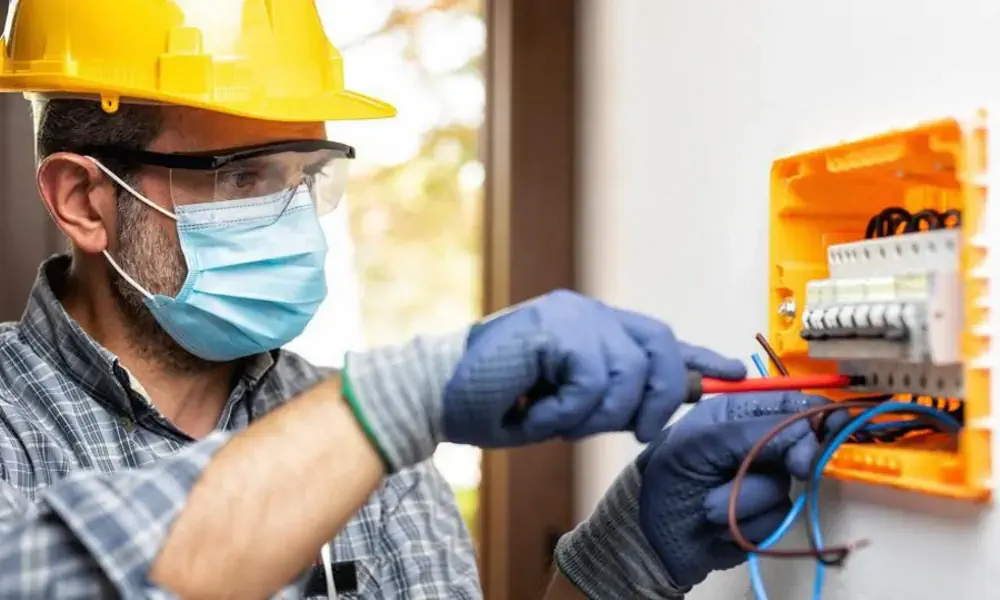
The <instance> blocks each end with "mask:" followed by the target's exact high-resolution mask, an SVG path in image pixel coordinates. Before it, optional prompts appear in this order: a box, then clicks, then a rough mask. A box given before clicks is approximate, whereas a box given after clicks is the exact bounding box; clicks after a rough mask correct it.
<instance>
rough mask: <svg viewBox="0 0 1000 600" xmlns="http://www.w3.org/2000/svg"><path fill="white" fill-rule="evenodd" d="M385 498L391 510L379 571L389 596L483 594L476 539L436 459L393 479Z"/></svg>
mask: <svg viewBox="0 0 1000 600" xmlns="http://www.w3.org/2000/svg"><path fill="white" fill-rule="evenodd" d="M393 496H395V498H393ZM393 500H395V501H393ZM383 502H384V506H386V507H389V509H390V512H388V513H386V514H383V516H382V518H383V527H382V541H383V547H384V549H385V552H384V554H383V563H382V565H381V567H382V568H381V569H380V571H381V577H382V578H383V581H382V586H383V588H385V589H386V591H387V592H390V593H388V594H387V595H388V596H391V597H399V598H417V597H419V598H449V599H453V600H480V599H481V598H482V597H483V593H482V589H481V587H480V582H479V573H478V570H477V567H476V552H475V548H474V546H473V543H472V537H471V536H470V535H469V530H468V528H467V527H466V526H465V521H464V520H463V519H462V515H461V513H460V512H459V510H458V504H457V503H456V501H455V494H454V492H453V491H452V489H451V486H449V485H448V482H447V481H445V479H444V477H443V476H442V475H441V473H440V472H439V471H438V470H437V468H436V467H435V466H434V463H433V462H432V461H426V462H423V463H420V464H419V465H417V466H416V467H413V468H410V469H405V470H403V471H400V472H399V473H397V474H396V475H394V476H392V477H390V478H389V479H388V480H387V481H386V489H385V492H384V496H383Z"/></svg>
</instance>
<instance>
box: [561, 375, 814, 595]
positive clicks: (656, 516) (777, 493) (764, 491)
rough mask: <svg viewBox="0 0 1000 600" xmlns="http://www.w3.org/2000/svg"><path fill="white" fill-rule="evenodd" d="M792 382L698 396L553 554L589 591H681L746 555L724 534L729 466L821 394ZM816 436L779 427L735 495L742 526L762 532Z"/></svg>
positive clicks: (754, 536) (773, 521)
mask: <svg viewBox="0 0 1000 600" xmlns="http://www.w3.org/2000/svg"><path fill="white" fill-rule="evenodd" d="M825 402H826V400H825V399H823V398H820V397H817V396H807V395H804V394H800V393H796V392H785V393H759V394H734V395H728V396H715V397H713V398H707V399H705V400H703V401H702V402H701V403H699V404H698V405H697V406H696V407H695V408H694V409H693V410H691V412H689V413H688V414H686V415H685V416H684V417H683V418H682V419H680V421H678V422H677V423H676V424H674V425H673V426H671V427H670V428H669V429H667V430H666V431H664V432H663V433H662V434H661V436H660V438H659V439H657V440H656V441H654V442H653V443H652V444H650V445H649V446H648V447H647V448H646V449H645V451H644V452H643V453H642V454H641V455H640V456H639V457H638V458H637V459H636V461H635V462H633V463H632V464H631V465H629V466H628V467H627V468H626V469H625V470H623V471H622V473H621V474H620V475H619V477H618V479H617V480H616V481H615V483H614V484H612V486H611V488H610V489H609V490H608V492H607V493H606V494H605V496H604V498H603V499H602V501H601V503H600V505H599V506H598V508H597V510H596V511H595V512H594V514H593V515H592V516H591V517H590V518H589V519H588V520H587V521H585V522H584V523H582V524H581V525H580V526H579V527H577V528H576V529H575V530H574V531H572V532H571V533H569V534H567V535H565V536H563V538H562V539H560V541H559V544H558V546H557V549H556V561H557V564H558V565H559V567H560V569H561V570H562V572H563V573H564V574H565V575H566V577H567V578H569V579H570V581H572V582H573V583H574V584H575V585H576V586H577V587H578V588H579V589H580V590H581V591H582V592H583V593H585V594H586V595H587V596H588V597H590V598H632V597H643V598H663V599H674V598H681V597H683V595H684V593H686V592H687V591H688V590H689V589H690V587H691V586H693V585H696V584H698V583H700V582H701V581H703V580H704V579H705V578H706V577H707V576H708V574H709V573H711V572H712V571H718V570H724V569H729V568H732V567H735V566H737V565H739V564H741V563H743V562H744V561H745V560H746V553H744V552H742V551H741V550H740V549H739V548H738V547H737V546H736V544H735V543H734V542H733V541H732V540H731V538H730V536H729V531H728V519H727V509H728V502H729V493H730V490H731V487H732V476H733V474H734V473H735V472H736V470H737V469H738V468H739V466H740V463H742V461H743V459H744V458H745V457H746V455H747V453H748V452H749V450H750V448H751V447H752V446H753V445H754V443H755V442H757V441H758V440H759V439H761V438H762V437H763V436H764V435H765V434H766V433H767V432H768V431H770V430H771V429H773V428H774V427H775V426H776V425H777V424H778V423H779V422H781V421H782V420H784V419H785V418H786V417H788V416H789V415H791V414H794V413H797V412H800V411H801V410H803V409H805V408H808V407H811V406H815V405H817V404H822V403H825ZM818 447H819V443H818V441H817V440H816V437H815V435H813V433H812V431H811V429H810V427H809V424H808V423H807V422H805V421H802V422H799V423H797V424H795V425H793V426H791V427H789V428H787V429H785V430H784V431H783V432H782V433H781V434H779V435H778V436H777V437H776V438H775V439H774V440H772V441H771V442H770V443H769V444H768V445H767V446H766V448H765V450H764V452H763V453H762V454H761V455H760V458H759V460H758V462H757V463H755V469H754V470H753V471H752V472H751V474H750V475H748V476H747V478H746V479H745V480H744V482H743V485H742V487H741V489H740V495H739V497H738V498H737V516H738V517H739V519H740V528H741V531H742V532H743V534H744V535H745V536H746V537H747V538H748V539H750V540H751V541H753V542H760V541H762V540H763V539H765V538H766V537H767V536H769V535H770V534H771V533H772V532H773V531H774V530H775V529H776V528H777V527H778V526H779V525H780V524H781V522H782V520H783V519H784V517H785V514H786V513H787V512H788V510H789V509H790V508H791V500H790V499H789V488H790V486H791V478H792V477H797V478H805V477H806V476H807V474H808V471H809V464H810V462H811V461H812V459H813V457H814V455H815V453H816V451H817V450H818Z"/></svg>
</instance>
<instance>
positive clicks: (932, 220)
mask: <svg viewBox="0 0 1000 600" xmlns="http://www.w3.org/2000/svg"><path fill="white" fill-rule="evenodd" d="M941 216H942V215H941V214H940V213H938V212H937V211H935V210H922V211H920V212H918V213H916V214H914V215H913V216H912V217H910V222H909V223H907V224H906V229H904V230H903V233H916V232H918V231H921V229H920V224H921V223H926V224H927V230H928V231H930V230H931V229H941V228H942V224H941V223H942V221H943V219H942V218H941Z"/></svg>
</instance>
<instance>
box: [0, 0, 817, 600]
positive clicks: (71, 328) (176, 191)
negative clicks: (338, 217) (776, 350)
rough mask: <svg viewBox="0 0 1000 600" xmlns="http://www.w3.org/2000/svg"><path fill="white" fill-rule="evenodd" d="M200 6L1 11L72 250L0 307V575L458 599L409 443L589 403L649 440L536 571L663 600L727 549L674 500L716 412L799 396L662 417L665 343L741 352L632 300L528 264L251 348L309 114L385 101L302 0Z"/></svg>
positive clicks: (785, 449)
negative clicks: (514, 284) (377, 325)
mask: <svg viewBox="0 0 1000 600" xmlns="http://www.w3.org/2000/svg"><path fill="white" fill-rule="evenodd" d="M226 6H227V7H228V10H227V11H223V10H222V9H221V8H218V7H216V6H214V5H212V4H211V3H209V4H207V5H206V4H202V5H195V4H193V3H190V2H186V1H180V0H133V1H131V2H125V3H122V2H118V1H115V2H112V1H111V0H104V1H103V2H96V3H95V2H70V3H66V2H63V1H61V0H59V1H57V0H21V1H20V2H18V3H15V4H14V6H13V7H12V9H11V10H12V14H11V15H10V17H9V19H8V27H7V29H6V31H5V36H4V40H3V42H4V46H3V47H0V89H2V90H4V91H10V92H23V93H26V94H30V95H31V96H30V97H31V98H32V102H33V111H34V115H35V125H36V135H37V152H38V160H39V166H38V172H37V180H38V187H39V191H40V193H41V197H42V200H43V202H44V203H45V205H46V208H47V209H48V211H49V213H50V214H51V216H52V218H53V220H54V221H55V223H56V225H57V226H58V227H59V229H60V230H61V231H62V232H63V233H64V234H65V235H66V237H67V238H68V239H69V241H70V243H71V247H72V251H71V255H70V256H66V257H56V258H54V259H52V260H50V261H48V262H46V263H45V264H44V265H43V266H42V268H41V270H40V273H39V278H38V281H37V283H36V285H35V287H34V289H33V291H32V294H31V298H30V299H29V301H28V305H27V307H26V309H25V313H24V317H23V318H22V320H21V321H20V322H18V323H11V324H6V325H3V326H0V356H2V357H3V360H2V361H0V598H69V597H72V598H84V597H86V598H92V597H106V596H119V597H126V598H142V597H164V596H171V597H172V596H173V595H176V596H180V597H183V598H225V597H233V598H258V597H267V596H270V595H273V594H280V595H281V596H283V597H300V596H302V595H303V594H306V593H307V591H306V589H307V587H308V582H307V579H308V578H309V577H310V576H311V575H313V574H314V571H315V573H321V574H322V577H321V579H322V583H323V584H324V585H322V586H320V591H319V592H318V593H326V594H329V595H331V596H333V595H335V593H336V588H337V587H338V586H339V587H341V588H345V587H348V588H352V589H351V590H343V589H342V590H341V591H348V592H353V593H356V594H357V596H358V597H368V598H373V597H421V598H478V597H480V596H481V592H480V589H479V583H478V577H477V573H476V567H475V558H474V555H473V551H472V548H471V545H470V543H469V539H468V535H467V532H466V531H465V530H464V527H463V525H462V522H461V519H460V518H459V515H458V511H457V510H456V508H455V505H454V499H453V497H452V496H451V493H450V491H449V490H448V488H447V485H446V484H445V482H444V481H443V480H442V479H441V477H440V475H439V474H438V473H437V471H436V470H435V469H434V467H433V465H432V464H431V463H430V462H429V459H430V457H431V455H432V454H433V451H434V448H435V447H436V445H437V444H438V443H440V442H442V441H453V442H458V443H469V444H476V445H480V446H491V447H498V446H516V445H521V444H529V443H534V442H539V441H543V440H546V439H550V438H555V437H561V438H568V439H577V438H580V437H583V436H587V435H592V434H596V433H601V432H606V431H634V432H635V433H636V435H637V437H638V438H639V439H640V440H642V441H654V443H653V444H652V445H651V446H650V449H649V450H648V451H647V452H646V453H645V454H643V456H641V457H640V458H639V459H638V460H637V462H636V463H635V464H634V465H632V466H630V467H629V468H628V469H626V470H625V471H624V472H623V474H622V476H621V477H620V478H619V481H618V482H617V483H616V484H615V486H613V487H612V489H611V490H610V491H609V494H608V496H607V497H606V499H605V502H604V503H603V504H602V507H601V508H600V509H599V510H598V511H597V513H595V515H594V517H593V518H591V519H590V520H588V521H587V522H586V523H585V524H583V525H582V526H581V527H580V528H579V529H578V530H577V531H575V532H573V533H572V534H570V535H568V536H566V537H565V538H564V539H563V540H562V541H561V542H560V548H559V552H558V556H557V559H558V563H559V565H560V567H561V571H562V572H563V573H565V576H563V575H558V576H557V577H556V579H555V582H554V584H553V588H552V590H551V591H550V592H549V594H550V597H551V598H557V597H565V598H570V597H580V594H581V593H582V594H585V595H586V596H589V597H602V598H603V597H623V596H624V597H631V596H635V595H638V594H640V593H641V594H645V595H647V596H650V597H664V598H667V597H676V596H677V595H678V594H681V593H683V591H684V590H686V589H687V588H688V587H690V586H691V585H694V584H696V583H697V582H698V581H700V580H701V579H703V578H704V577H705V576H707V574H708V573H709V572H710V571H712V570H715V569H719V568H726V567H729V566H732V565H735V564H738V563H739V562H741V561H742V560H743V556H742V553H738V552H734V551H733V549H732V548H731V544H730V545H726V544H728V542H724V541H721V542H720V541H719V540H720V539H721V537H720V536H721V530H720V529H719V528H718V527H707V528H706V527H695V526H694V525H697V524H698V523H702V522H714V523H716V524H718V522H719V521H720V519H721V518H722V517H720V516H719V515H721V510H720V509H718V506H719V502H721V500H720V499H721V497H722V496H721V492H720V491H719V490H724V489H725V484H726V482H727V476H728V474H730V473H731V472H732V470H733V468H734V467H735V465H734V464H733V461H734V460H737V459H738V458H739V457H741V456H743V455H745V453H746V451H747V450H748V449H749V448H748V446H747V443H746V442H748V441H750V442H752V441H753V440H754V439H755V437H753V436H748V435H745V436H733V435H731V434H732V433H733V431H743V430H744V429H745V430H746V431H748V432H751V431H752V432H760V431H763V429H762V422H763V423H764V424H769V423H771V421H773V420H774V419H775V418H776V417H775V415H778V414H785V413H789V412H795V411H797V410H800V409H801V408H802V407H803V406H804V405H805V404H808V403H810V402H812V400H808V399H804V398H802V397H800V396H797V395H773V396H762V397H757V398H756V399H753V400H752V402H754V403H755V404H754V406H755V407H757V409H759V410H754V411H749V412H748V411H746V410H743V409H741V408H740V407H742V406H744V405H745V404H744V401H743V400H738V399H733V398H726V397H722V398H715V399H712V400H710V401H706V402H705V403H703V404H702V405H701V406H699V407H698V408H696V409H695V411H694V414H693V415H692V416H689V417H686V418H685V419H683V420H682V421H681V423H680V424H678V425H677V426H675V427H674V428H671V429H669V430H668V432H670V434H669V435H667V436H664V435H661V429H662V428H663V426H664V425H665V423H666V422H667V420H668V419H669V418H670V416H671V415H672V414H673V413H674V411H675V410H676V409H677V408H678V406H679V405H680V404H681V403H682V401H683V400H684V398H685V395H686V393H687V390H686V385H687V378H688V371H697V372H700V373H703V374H706V375H711V376H716V377H724V378H730V379H736V378H740V377H743V376H745V371H744V368H743V366H742V365H741V364H740V363H739V362H737V361H733V360H729V359H725V358H722V357H720V356H718V355H716V354H714V353H712V352H709V351H707V350H703V349H699V348H694V347H691V346H687V345H685V344H683V343H680V342H678V341H677V340H676V339H675V338H674V337H673V335H672V333H671V332H670V330H669V328H667V327H666V326H665V325H662V324H661V323H659V322H657V321H655V320H653V319H650V318H647V317H643V316H641V315H636V314H634V313H630V312H627V311H622V310H618V309H614V308H611V307H607V306H604V305H602V304H600V303H598V302H596V301H593V300H590V299H587V298H584V297H581V296H578V295H576V294H572V293H569V292H556V293H553V294H550V295H548V296H546V297H543V298H540V299H537V300H535V301H533V302H530V303H528V304H526V305H523V306H520V307H516V308H515V309H512V310H510V311H508V312H506V313H504V314H501V315H497V316H495V317H493V318H491V319H488V320H486V321H484V322H482V323H479V324H477V325H475V326H474V327H472V328H471V329H469V330H466V331H461V332H457V333H455V334H453V335H447V336H440V337H433V338H430V337H429V338H419V339H416V340H414V341H413V342H411V343H409V344H406V345H403V346H399V347H393V348H383V349H379V350H375V351H372V352H368V353H360V354H354V355H351V356H349V357H348V359H347V366H346V368H345V370H344V372H343V373H332V372H329V371H325V370H322V369H318V368H316V367H313V366H312V365H309V364H308V363H306V362H305V361H303V360H302V359H301V358H299V357H297V356H295V355H293V354H291V353H287V352H283V351H281V350H280V347H281V346H282V345H283V344H285V343H287V342H288V341H290V340H291V339H292V338H294V337H295V336H296V335H298V333H300V332H301V331H302V329H303V328H304V327H305V325H306V323H308V321H309V319H310V318H311V317H312V315H313V314H314V313H315V310H316V308H317V306H318V305H319V303H320V302H322V300H323V299H324V297H325V295H326V292H327V290H326V286H325V278H324V274H323V271H322V265H323V264H324V256H325V252H326V246H325V242H324V240H323V237H322V235H321V232H320V229H319V225H318V220H317V218H318V215H319V214H321V213H322V212H324V211H326V210H331V209H333V208H334V207H335V206H336V204H337V201H338V200H339V198H340V195H341V192H342V190H343V184H344V168H343V167H344V165H345V163H346V161H349V160H350V158H352V157H353V150H352V149H351V148H350V147H348V146H345V145H343V144H339V143H335V142H330V141H327V140H326V139H325V133H324V131H325V130H324V125H323V123H324V121H327V120H335V119H358V118H378V117H388V116H391V115H392V114H393V110H392V109H391V107H389V106H388V105H386V104H384V103H381V102H379V101H377V100H374V99H371V98H367V97H364V96H361V95H359V94H355V93H352V92H348V91H346V90H344V89H343V82H342V77H341V67H340V62H339V56H338V55H337V54H336V53H335V51H334V50H333V49H332V48H331V47H330V46H329V45H328V42H327V41H326V38H325V35H324V34H323V31H322V27H321V25H320V21H319V18H318V15H317V13H316V10H315V6H314V5H313V3H312V0H280V2H279V1H270V2H269V1H265V0H244V1H237V2H229V3H227V4H226ZM102 9H103V10H102ZM57 14H58V15H59V18H53V15H57ZM768 419H770V420H768ZM762 420H764V421H762ZM734 427H735V429H734ZM741 428H742V429H741ZM793 433H794V435H788V436H785V437H783V438H780V439H779V440H778V441H777V443H778V444H779V445H780V447H779V448H778V452H777V453H776V454H775V457H776V458H775V459H774V461H775V462H776V464H778V465H780V466H781V467H782V468H781V469H777V470H776V474H775V475H773V476H769V477H771V479H766V480H765V482H764V484H762V485H750V486H748V487H749V488H750V491H749V492H748V496H747V498H745V499H744V498H741V506H744V505H745V506H748V507H749V508H747V509H746V510H743V509H741V516H745V517H748V518H750V519H751V521H752V523H751V524H753V523H756V528H755V529H753V531H757V532H759V531H765V533H766V530H768V527H771V528H773V526H774V525H776V524H777V522H778V521H779V520H780V517H781V516H782V514H781V511H782V509H783V508H784V507H785V504H786V503H787V486H786V485H785V482H786V480H787V478H788V475H787V474H788V473H789V472H791V473H799V472H800V471H801V469H799V468H798V467H797V466H796V465H800V464H802V461H803V460H806V459H808V458H809V457H810V456H811V454H810V452H811V451H812V450H813V449H814V446H815V440H814V438H813V437H812V435H811V433H810V432H809V431H808V429H803V430H796V431H795V432H793ZM685 439H687V440H692V439H695V440H699V443H698V444H681V443H680V442H678V440H685ZM695 455H697V458H698V460H700V461H705V460H708V462H709V464H711V465H712V469H713V471H712V473H711V474H709V475H711V476H704V474H699V475H698V476H697V477H694V476H692V475H691V474H690V473H688V472H687V471H685V469H684V468H683V466H684V464H686V463H685V461H684V460H680V461H679V459H681V458H684V457H687V458H688V459H690V458H692V457H693V456H695ZM716 455H718V456H716ZM803 457H805V458H803ZM709 458H711V460H709ZM678 461H679V462H678ZM786 463H787V464H786ZM769 482H771V483H769ZM681 487H683V488H684V489H685V490H688V491H692V490H693V492H692V493H688V494H683V495H682V496H683V497H678V498H674V499H672V500H670V501H664V502H660V501H659V498H660V497H661V496H662V497H664V498H669V497H670V496H671V494H670V490H672V489H680V488H681ZM654 492H655V493H654ZM651 494H652V495H651ZM640 496H641V497H642V501H641V502H640ZM712 499H714V500H712ZM710 500H712V501H711V502H710ZM712 502H715V504H712ZM712 506H715V509H713V508H712ZM640 511H641V512H642V517H641V518H640ZM713 511H714V512H713ZM753 537H755V539H759V538H760V535H756V536H753ZM717 538H718V539H717ZM331 540H332V543H331ZM321 548H323V552H322V556H323V559H322V561H321V566H320V567H319V568H318V569H316V570H310V565H312V564H313V563H314V562H315V561H316V559H317V557H318V555H320V554H321ZM720 548H721V549H720ZM723 550H724V551H723ZM334 563H336V564H337V565H340V566H341V567H343V568H344V569H346V571H342V570H340V568H339V567H338V569H334V568H333V564H334ZM345 572H346V573H347V575H344V573H345Z"/></svg>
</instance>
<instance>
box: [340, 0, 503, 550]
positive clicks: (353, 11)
mask: <svg viewBox="0 0 1000 600" xmlns="http://www.w3.org/2000/svg"><path fill="white" fill-rule="evenodd" d="M334 3H335V4H339V6H338V7H336V8H335V7H334V6H332V5H331V6H329V7H328V11H327V12H329V14H330V18H331V22H330V24H328V28H331V27H330V25H332V26H333V27H332V31H331V37H332V38H333V40H334V42H335V43H336V44H337V45H338V47H339V48H340V49H341V52H342V54H343V55H344V64H345V73H346V77H347V84H348V86H349V87H350V88H352V89H358V91H362V92H365V93H372V94H373V95H375V96H377V97H380V98H384V99H386V100H387V101H389V102H391V103H393V104H394V105H396V107H397V108H398V110H399V116H398V117H397V119H394V120H392V121H389V122H386V123H385V124H381V123H380V124H378V125H372V124H370V123H368V124H366V123H359V124H352V125H351V126H350V130H348V132H347V135H350V139H347V138H345V139H343V140H341V141H345V142H347V143H352V144H353V143H355V141H358V142H359V143H358V144H357V145H358V149H359V152H358V159H357V160H356V161H354V162H355V163H358V165H357V168H355V167H352V169H354V170H353V173H352V176H351V181H350V186H349V188H348V195H347V200H346V204H347V206H348V218H349V229H350V233H351V238H352V240H353V252H354V259H355V267H356V272H357V276H358V280H359V287H360V294H361V299H360V300H361V301H360V309H361V314H362V329H363V335H364V339H365V344H366V345H367V346H380V345H384V344H391V343H398V342H401V341H403V340H405V339H407V338H410V337H412V336H413V335H416V334H419V333H432V332H442V331H451V330H455V329H457V328H460V327H463V326H465V325H466V324H468V323H469V322H470V321H473V320H475V319H476V318H477V317H479V316H480V314H481V306H482V233H483V232H482V221H483V212H482V211H483V180H484V171H483V165H482V162H481V159H480V132H481V129H482V125H483V118H484V102H485V88H484V84H483V75H482V73H483V71H482V69H483V60H484V50H485V31H486V29H485V24H484V22H483V10H484V6H483V0H365V2H364V3H363V4H361V5H359V3H357V2H354V1H353V0H352V1H350V2H348V1H347V0H340V1H335V2H334ZM362 6H363V7H364V8H361V7H362ZM359 11H360V13H365V14H360V13H359ZM365 11H367V13H366V12H365ZM338 15H353V17H352V18H354V19H355V22H345V21H344V19H343V17H340V16H338ZM334 19H341V20H340V21H336V20H334ZM342 38H347V39H346V42H345V41H342ZM390 53H395V56H393V57H389V56H388V55H389V54H390ZM387 65H391V72H389V73H387V72H386V69H387ZM352 75H353V76H354V77H352ZM353 81H356V83H354V82H353ZM426 115H432V117H431V118H428V117H427V116H426ZM334 126H336V127H340V125H339V124H331V127H334ZM378 127H383V128H384V129H381V130H379V129H377V128H378ZM341 129H342V128H341ZM373 131H382V132H384V135H381V136H379V135H378V133H372V132H373ZM400 131H404V132H406V131H408V132H410V133H411V134H412V135H411V136H410V137H411V138H412V139H409V140H407V139H403V138H402V137H400V136H401V135H402V134H400V133H399V132H400ZM394 136H396V137H394ZM386 146H397V148H387V147H386ZM408 146H409V147H410V150H409V151H405V147H408ZM334 293H336V292H335V291H334ZM435 462H436V464H437V465H438V467H439V469H440V470H441V471H442V473H443V474H444V476H445V478H446V479H448V480H449V483H451V485H452V486H453V488H454V489H455V492H456V495H457V497H458V501H459V507H460V509H461V511H462V513H463V516H464V517H465V519H466V521H467V523H468V524H469V527H470V529H471V530H472V531H473V533H474V535H475V529H476V511H477V507H478V504H479V500H478V487H479V463H480V454H479V451H478V450H477V449H472V448H466V447H456V446H450V445H445V446H443V447H442V448H441V449H440V450H439V451H438V454H437V455H436V456H435Z"/></svg>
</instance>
